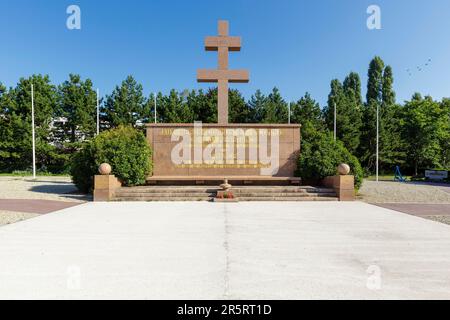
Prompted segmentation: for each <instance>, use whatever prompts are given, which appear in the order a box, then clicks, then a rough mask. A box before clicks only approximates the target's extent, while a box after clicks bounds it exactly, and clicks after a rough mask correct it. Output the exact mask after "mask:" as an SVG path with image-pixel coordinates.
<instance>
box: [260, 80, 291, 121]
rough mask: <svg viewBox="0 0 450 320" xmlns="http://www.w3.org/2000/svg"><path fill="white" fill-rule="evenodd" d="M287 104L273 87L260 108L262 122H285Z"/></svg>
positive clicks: (286, 118)
mask: <svg viewBox="0 0 450 320" xmlns="http://www.w3.org/2000/svg"><path fill="white" fill-rule="evenodd" d="M287 121H288V106H287V103H286V101H284V100H283V98H282V97H281V94H280V91H279V90H278V89H277V88H273V90H272V92H271V93H270V94H269V95H268V96H267V98H266V99H265V101H264V107H263V110H262V119H261V122H262V123H287Z"/></svg>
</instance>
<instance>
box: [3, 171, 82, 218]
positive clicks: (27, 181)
mask: <svg viewBox="0 0 450 320" xmlns="http://www.w3.org/2000/svg"><path fill="white" fill-rule="evenodd" d="M0 199H31V200H36V199H41V200H57V201H65V202H85V201H87V200H90V199H89V197H87V196H86V195H83V194H79V193H78V191H77V188H76V187H75V186H74V185H73V183H72V182H71V180H70V177H47V176H45V177H37V179H36V180H33V179H32V178H31V177H13V176H2V177H0ZM36 216H39V214H36V213H25V212H13V211H6V210H0V226H2V225H6V224H11V223H14V222H18V221H23V220H26V219H29V218H34V217H36Z"/></svg>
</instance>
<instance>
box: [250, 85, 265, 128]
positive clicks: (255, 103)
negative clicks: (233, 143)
mask: <svg viewBox="0 0 450 320" xmlns="http://www.w3.org/2000/svg"><path fill="white" fill-rule="evenodd" d="M266 100H267V97H266V96H264V94H263V93H262V92H261V90H259V89H258V90H256V92H255V94H254V95H252V96H251V98H250V101H249V102H248V106H249V112H250V114H251V116H250V119H251V120H250V122H252V123H261V122H262V120H263V114H264V106H265V104H266Z"/></svg>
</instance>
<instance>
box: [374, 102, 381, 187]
mask: <svg viewBox="0 0 450 320" xmlns="http://www.w3.org/2000/svg"><path fill="white" fill-rule="evenodd" d="M379 109H380V106H379V103H377V147H376V169H375V170H376V180H377V182H378V160H379V139H380V133H379V126H380V125H379V121H380V120H379V113H380V111H379Z"/></svg>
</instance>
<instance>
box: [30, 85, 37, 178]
mask: <svg viewBox="0 0 450 320" xmlns="http://www.w3.org/2000/svg"><path fill="white" fill-rule="evenodd" d="M31 136H32V139H33V141H32V143H31V145H32V152H33V179H36V141H35V140H36V134H35V130H34V87H33V84H31Z"/></svg>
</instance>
